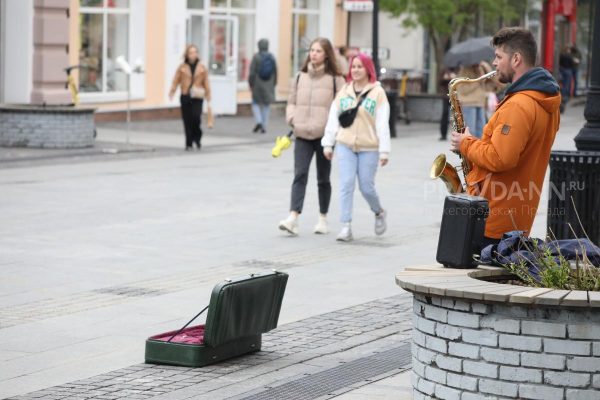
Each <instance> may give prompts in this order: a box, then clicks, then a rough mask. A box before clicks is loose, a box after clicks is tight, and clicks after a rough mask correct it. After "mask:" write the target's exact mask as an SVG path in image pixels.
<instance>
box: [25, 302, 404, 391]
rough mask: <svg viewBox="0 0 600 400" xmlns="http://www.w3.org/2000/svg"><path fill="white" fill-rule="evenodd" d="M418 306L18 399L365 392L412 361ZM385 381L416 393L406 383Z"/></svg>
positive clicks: (365, 314)
mask: <svg viewBox="0 0 600 400" xmlns="http://www.w3.org/2000/svg"><path fill="white" fill-rule="evenodd" d="M411 310H412V297H411V296H409V295H408V294H402V295H398V296H394V297H390V298H385V299H380V300H376V301H373V302H369V303H365V304H361V305H358V306H354V307H350V308H346V309H342V310H338V311H334V312H330V313H326V314H322V315H318V316H314V317H311V318H308V319H305V320H302V321H297V322H294V323H290V324H286V325H283V326H281V327H279V328H278V329H276V330H274V331H272V332H270V333H268V334H266V335H264V336H263V345H262V351H260V352H258V353H255V354H251V355H248V356H243V357H239V358H235V359H232V360H229V361H226V362H223V363H220V364H217V365H213V366H208V367H203V368H184V367H174V366H158V365H150V364H138V365H133V366H131V367H128V368H124V369H120V370H117V371H112V372H109V373H106V374H102V375H98V376H95V377H92V378H89V379H85V380H80V381H75V382H71V383H68V384H64V385H60V386H55V387H51V388H48V389H45V390H41V391H37V392H33V393H29V394H26V395H23V396H19V397H14V398H13V399H14V400H29V399H47V400H55V399H56V400H57V399H70V400H76V399H77V400H79V399H98V400H117V399H128V400H144V399H153V400H167V399H168V400H175V399H192V398H193V399H226V398H235V399H279V398H281V399H283V398H285V399H316V398H332V397H336V396H340V395H342V394H344V393H347V392H352V391H354V392H355V394H354V395H352V396H350V397H349V398H359V397H356V396H360V393H361V392H360V391H359V390H358V388H360V387H363V386H365V385H368V384H371V383H373V382H376V381H379V380H382V379H386V378H389V377H392V376H395V375H398V374H400V373H401V372H403V371H405V370H406V369H408V368H409V364H410V345H409V338H410V335H411V322H410V313H411ZM140 356H141V355H140ZM402 381H403V382H405V385H406V383H407V382H406V379H403V380H402ZM381 387H384V388H388V389H387V390H388V391H389V392H390V393H389V395H390V398H396V399H398V398H406V399H409V398H410V396H409V394H410V389H409V388H408V387H407V386H404V387H398V388H394V387H393V386H381ZM362 390H363V393H364V389H362ZM379 390H380V391H381V389H379ZM395 390H397V393H391V392H394V391H395ZM402 393H404V394H405V396H406V397H400V395H401V394H402Z"/></svg>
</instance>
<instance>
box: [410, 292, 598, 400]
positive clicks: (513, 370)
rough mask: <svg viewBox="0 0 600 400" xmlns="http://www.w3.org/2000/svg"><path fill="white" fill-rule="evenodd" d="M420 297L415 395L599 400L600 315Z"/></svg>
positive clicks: (475, 399)
mask: <svg viewBox="0 0 600 400" xmlns="http://www.w3.org/2000/svg"><path fill="white" fill-rule="evenodd" d="M541 308H542V307H537V308H527V307H523V306H521V305H519V306H514V309H513V307H512V306H511V305H506V304H493V303H490V304H485V303H479V302H476V301H473V302H467V301H464V300H454V299H450V298H442V297H439V296H432V297H427V296H423V295H420V296H419V297H418V298H415V302H414V307H413V310H414V312H415V313H414V318H413V326H414V332H413V371H414V373H415V379H414V380H413V389H414V399H451V400H454V399H456V400H491V399H507V398H521V399H543V400H552V399H561V400H572V399H594V400H600V314H598V315H592V314H591V313H590V310H573V309H569V310H566V309H565V310H560V309H556V307H549V308H548V309H547V310H543V309H541Z"/></svg>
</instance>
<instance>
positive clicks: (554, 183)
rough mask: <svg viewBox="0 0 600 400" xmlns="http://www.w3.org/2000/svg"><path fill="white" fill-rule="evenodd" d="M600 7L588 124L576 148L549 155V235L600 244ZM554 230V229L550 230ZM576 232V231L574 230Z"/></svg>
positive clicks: (592, 68)
mask: <svg viewBox="0 0 600 400" xmlns="http://www.w3.org/2000/svg"><path fill="white" fill-rule="evenodd" d="M599 11H600V10H599V9H598V7H597V6H595V7H594V10H593V11H592V12H593V13H594V25H593V31H594V36H593V39H592V43H593V44H592V66H591V78H590V89H589V91H588V96H587V101H586V104H585V111H584V113H583V115H584V117H585V119H586V121H587V122H586V124H585V125H584V126H583V128H582V129H581V130H580V131H579V133H578V134H577V136H576V137H575V145H576V146H577V151H553V152H552V154H551V156H550V196H549V198H548V220H547V221H548V222H547V223H548V228H549V229H548V234H549V235H550V236H555V237H556V238H557V239H570V238H583V237H585V236H586V235H587V236H588V237H589V238H590V239H591V240H592V242H594V243H596V244H600V51H595V50H597V49H600V12H599ZM550 231H552V232H550ZM573 231H574V232H573Z"/></svg>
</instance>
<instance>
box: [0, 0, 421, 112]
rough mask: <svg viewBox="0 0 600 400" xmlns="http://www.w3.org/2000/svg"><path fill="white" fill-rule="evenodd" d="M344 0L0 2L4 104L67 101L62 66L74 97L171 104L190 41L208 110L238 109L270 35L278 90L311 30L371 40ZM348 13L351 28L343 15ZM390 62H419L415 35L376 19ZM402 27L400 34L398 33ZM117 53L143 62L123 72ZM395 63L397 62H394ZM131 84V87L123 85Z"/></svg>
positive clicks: (121, 105) (340, 38)
mask: <svg viewBox="0 0 600 400" xmlns="http://www.w3.org/2000/svg"><path fill="white" fill-rule="evenodd" d="M343 5H344V4H343V2H342V1H340V0H0V64H1V67H0V102H4V103H21V104H31V103H33V104H42V103H46V104H69V103H72V102H73V96H72V94H71V92H70V91H69V90H68V88H67V84H66V82H67V73H66V71H65V69H67V68H68V67H75V68H73V69H72V70H71V79H72V81H73V82H74V83H75V86H76V87H77V88H78V92H79V94H78V97H79V103H80V104H81V105H88V106H92V107H95V108H97V109H98V110H99V111H100V112H103V111H115V110H124V109H125V107H126V101H127V99H128V96H129V98H130V104H131V107H132V109H148V110H153V109H169V108H177V106H178V99H177V98H174V99H173V100H169V98H168V92H169V88H170V85H171V81H172V78H173V75H174V73H175V71H176V68H177V66H178V65H179V63H181V61H182V54H183V51H184V49H185V46H186V44H188V43H193V44H195V45H196V46H197V47H198V49H199V52H200V57H201V60H202V62H203V63H204V64H205V65H206V66H207V67H208V69H209V74H210V75H209V76H210V82H211V85H212V87H213V93H214V95H213V101H212V103H213V104H212V106H213V110H214V111H215V112H216V113H221V114H234V113H236V111H237V106H238V105H239V104H244V103H249V102H250V98H251V96H250V92H249V88H248V84H247V78H248V72H249V67H250V61H251V59H252V56H253V54H254V53H255V52H256V51H257V46H256V44H257V42H258V40H259V39H262V38H266V39H268V40H269V43H270V47H269V49H270V51H271V52H272V53H273V54H274V55H275V58H276V60H277V64H278V82H277V97H278V99H281V100H284V99H285V98H286V97H287V92H288V90H289V86H290V83H291V82H292V81H293V77H294V76H295V74H296V73H297V71H298V69H299V68H300V66H301V65H302V62H303V61H304V59H305V58H306V56H307V51H308V45H309V44H310V42H311V40H312V39H314V38H315V37H317V36H323V37H327V38H329V39H330V40H331V41H332V43H333V44H334V46H336V47H339V46H343V45H346V46H355V47H361V48H365V47H369V44H370V39H367V38H370V37H371V24H370V17H371V13H370V12H367V13H361V12H348V11H345V10H344V7H343ZM351 18H352V19H353V21H354V22H353V26H352V32H351V33H350V32H349V30H348V29H349V28H348V27H349V20H350V19H351ZM380 21H382V24H381V27H380V43H381V44H380V46H382V47H386V48H388V49H389V50H390V51H389V54H390V57H389V58H388V59H387V60H385V59H384V60H383V62H382V65H383V66H387V67H393V68H394V67H397V68H408V69H414V70H420V69H423V60H422V52H423V40H422V37H421V36H422V35H421V33H419V32H417V33H411V34H408V35H407V34H406V32H403V31H402V29H401V28H399V24H398V23H396V22H395V21H393V20H390V19H389V18H388V17H387V16H385V15H383V13H382V16H381V17H380ZM401 31H402V32H401ZM118 59H124V60H126V61H127V62H128V63H129V64H130V65H131V66H132V67H136V66H137V67H139V68H137V70H136V71H134V72H133V73H132V74H131V75H130V76H129V79H128V76H127V75H126V74H125V73H124V72H123V71H122V69H121V68H120V67H119V63H118V62H117V60H118ZM396 64H397V65H396ZM128 89H129V90H128Z"/></svg>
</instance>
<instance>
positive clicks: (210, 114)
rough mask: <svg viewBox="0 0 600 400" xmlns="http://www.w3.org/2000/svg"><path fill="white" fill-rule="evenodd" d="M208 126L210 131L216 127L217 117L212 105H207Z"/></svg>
mask: <svg viewBox="0 0 600 400" xmlns="http://www.w3.org/2000/svg"><path fill="white" fill-rule="evenodd" d="M206 126H208V129H212V128H213V127H214V126H215V117H214V115H213V112H212V107H211V106H210V103H207V108H206Z"/></svg>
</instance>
